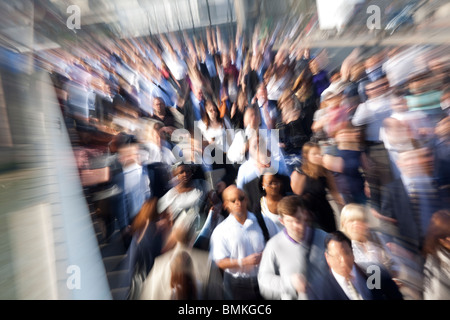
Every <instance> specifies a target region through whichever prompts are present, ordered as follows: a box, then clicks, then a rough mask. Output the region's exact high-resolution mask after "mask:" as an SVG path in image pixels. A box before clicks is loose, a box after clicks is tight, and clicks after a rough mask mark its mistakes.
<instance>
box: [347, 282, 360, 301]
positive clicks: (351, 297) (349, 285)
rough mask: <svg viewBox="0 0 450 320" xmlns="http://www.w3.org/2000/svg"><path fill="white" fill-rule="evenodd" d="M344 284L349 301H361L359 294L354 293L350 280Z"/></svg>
mask: <svg viewBox="0 0 450 320" xmlns="http://www.w3.org/2000/svg"><path fill="white" fill-rule="evenodd" d="M345 283H346V285H347V289H348V293H349V295H350V297H349V298H350V300H362V298H361V296H360V294H359V293H358V292H357V291H356V289H355V287H354V286H353V284H352V282H351V281H350V279H346V280H345Z"/></svg>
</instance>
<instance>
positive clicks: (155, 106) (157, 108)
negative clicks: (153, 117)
mask: <svg viewBox="0 0 450 320" xmlns="http://www.w3.org/2000/svg"><path fill="white" fill-rule="evenodd" d="M163 109H164V104H163V103H162V102H161V100H159V99H154V100H153V110H155V111H156V113H158V114H159V113H162V112H163Z"/></svg>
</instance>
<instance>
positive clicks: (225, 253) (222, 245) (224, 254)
mask: <svg viewBox="0 0 450 320" xmlns="http://www.w3.org/2000/svg"><path fill="white" fill-rule="evenodd" d="M222 223H223V222H222ZM221 230H222V228H220V225H219V226H217V227H216V228H215V229H214V231H213V233H212V235H211V241H210V249H209V254H210V258H211V260H213V261H215V262H217V261H220V260H222V259H225V258H229V257H230V256H231V252H230V250H229V248H228V246H227V241H226V239H225V237H224V235H223V232H221Z"/></svg>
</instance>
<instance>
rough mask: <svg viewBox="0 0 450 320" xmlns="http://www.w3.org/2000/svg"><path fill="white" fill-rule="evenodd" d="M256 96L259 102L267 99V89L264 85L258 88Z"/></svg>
mask: <svg viewBox="0 0 450 320" xmlns="http://www.w3.org/2000/svg"><path fill="white" fill-rule="evenodd" d="M257 97H258V100H259V101H260V102H265V101H266V100H267V89H266V87H264V86H261V87H259V88H258V92H257Z"/></svg>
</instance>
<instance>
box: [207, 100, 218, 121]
mask: <svg viewBox="0 0 450 320" xmlns="http://www.w3.org/2000/svg"><path fill="white" fill-rule="evenodd" d="M206 113H207V114H208V117H209V119H211V120H216V119H217V116H218V113H217V109H216V108H215V107H214V106H213V105H212V104H208V105H207V106H206Z"/></svg>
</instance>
